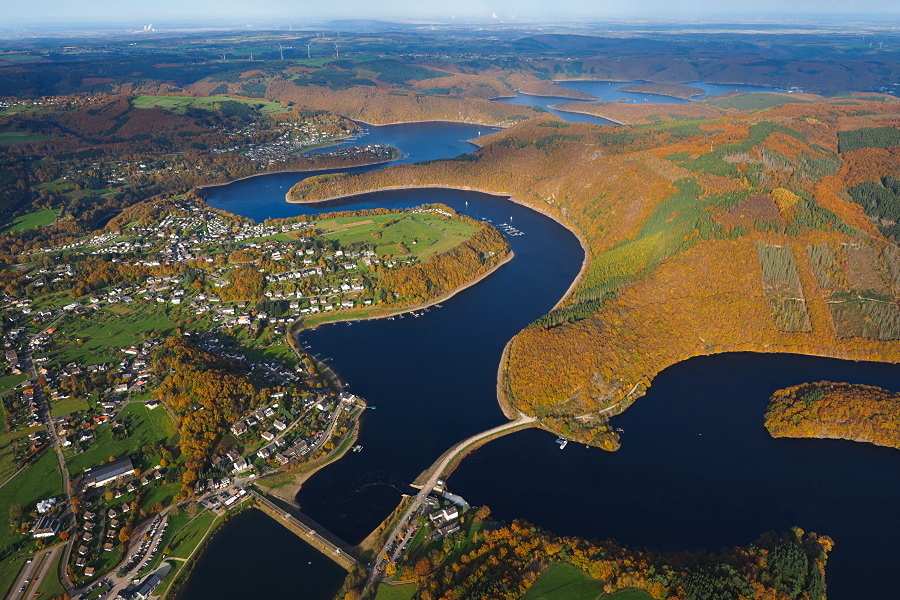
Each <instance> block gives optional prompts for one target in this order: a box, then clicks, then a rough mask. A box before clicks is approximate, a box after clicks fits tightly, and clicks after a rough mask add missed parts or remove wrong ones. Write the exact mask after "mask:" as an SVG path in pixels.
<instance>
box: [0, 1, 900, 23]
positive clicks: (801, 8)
mask: <svg viewBox="0 0 900 600" xmlns="http://www.w3.org/2000/svg"><path fill="white" fill-rule="evenodd" d="M4 13H5V14H4V26H5V28H10V27H35V28H39V27H41V26H60V25H71V26H74V25H85V24H92V25H106V26H121V27H131V28H138V29H140V28H141V27H143V26H144V25H147V24H150V23H152V24H154V26H160V27H177V26H186V25H192V26H203V25H204V24H208V25H209V26H214V25H217V26H222V25H224V24H226V23H233V24H234V25H243V24H253V23H259V22H260V21H261V20H272V21H273V22H281V23H284V24H285V26H287V25H288V24H291V23H293V24H295V25H300V24H302V23H303V22H311V21H323V20H346V19H360V20H362V19H365V20H369V19H378V20H392V19H393V20H398V19H400V20H435V21H441V22H453V21H455V20H457V19H458V20H460V21H462V20H481V21H515V20H522V21H535V20H543V21H548V22H559V21H568V20H581V19H584V20H606V19H646V20H653V21H660V20H667V19H669V20H717V21H723V20H736V21H742V20H756V21H767V22H771V21H778V20H795V19H799V18H803V19H807V20H813V21H815V20H819V21H823V20H824V21H834V20H836V19H838V18H841V17H845V18H846V17H851V18H854V19H859V18H866V17H868V18H875V17H877V16H886V17H898V16H900V3H898V2H896V1H895V0H859V1H857V2H852V3H851V2H847V1H846V0H795V1H794V2H792V3H790V5H786V3H784V2H783V1H782V0H757V2H753V3H746V2H742V3H730V2H721V1H718V0H685V1H684V2H681V3H678V4H674V3H672V2H667V1H665V0H629V1H628V2H624V1H610V0H606V1H601V2H591V1H587V0H559V1H557V2H553V3H547V2H538V1H536V0H524V1H522V0H518V1H516V0H456V1H455V2H451V3H446V4H441V5H439V6H435V5H434V4H429V5H423V3H421V2H419V1H416V0H383V1H382V2H379V3H372V2H364V1H362V0H338V1H337V2H331V3H317V4H314V5H308V4H303V5H298V4H297V3H296V2H291V1H290V0H257V1H256V2H253V3H252V8H250V9H248V3H247V2H238V1H237V0H195V1H192V2H190V3H189V4H187V5H186V4H185V3H183V2H181V1H180V0H157V1H156V2H153V3H146V2H141V3H137V2H128V1H126V2H121V1H118V2H116V1H113V0H95V1H91V2H79V3H74V2H71V0H45V1H44V2H40V3H18V4H15V5H12V6H8V7H7V8H6V9H5V10H4ZM867 20H868V19H867ZM898 21H900V19H896V18H893V19H892V20H891V22H886V23H883V25H884V26H885V27H896V26H897V25H898V24H900V22H898ZM0 27H2V26H0Z"/></svg>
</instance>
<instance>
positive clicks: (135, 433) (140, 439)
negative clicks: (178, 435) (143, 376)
mask: <svg viewBox="0 0 900 600" xmlns="http://www.w3.org/2000/svg"><path fill="white" fill-rule="evenodd" d="M119 419H124V420H125V421H126V423H127V426H128V430H129V432H130V433H129V435H128V436H127V437H126V438H125V439H123V440H121V441H115V440H114V439H113V435H112V427H111V426H109V425H104V426H102V427H98V428H97V430H96V435H97V439H96V440H95V441H94V442H93V443H92V444H91V446H90V448H88V449H87V450H85V451H84V452H82V453H81V454H76V455H74V456H69V457H67V459H66V462H67V463H68V467H69V474H70V475H72V476H73V477H74V476H76V475H77V474H78V473H80V472H81V471H83V470H85V469H89V468H91V467H96V466H97V465H100V464H103V463H105V462H108V461H109V457H111V456H115V457H116V458H121V457H123V456H128V455H129V454H132V453H134V452H135V451H136V450H138V449H139V448H141V447H142V446H145V445H147V444H153V443H158V442H163V443H165V442H166V440H168V438H169V437H171V436H172V435H173V434H174V433H175V427H174V425H173V423H172V420H171V418H170V417H169V414H168V413H167V412H166V411H165V409H163V408H162V407H159V408H156V409H154V410H149V409H148V408H147V407H146V406H145V405H144V404H141V403H133V404H129V405H128V406H126V407H125V408H123V409H122V412H121V413H119Z"/></svg>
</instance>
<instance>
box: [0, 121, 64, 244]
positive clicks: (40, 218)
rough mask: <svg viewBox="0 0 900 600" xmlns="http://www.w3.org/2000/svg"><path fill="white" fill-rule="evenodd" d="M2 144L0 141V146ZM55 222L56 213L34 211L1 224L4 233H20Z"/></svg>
mask: <svg viewBox="0 0 900 600" xmlns="http://www.w3.org/2000/svg"><path fill="white" fill-rule="evenodd" d="M2 135H3V134H0V139H2ZM2 144H3V142H2V141H0V145H2ZM55 220H56V211H55V210H50V209H45V210H36V211H34V212H30V213H28V214H25V215H22V216H21V217H13V218H12V219H7V220H5V221H4V222H3V225H2V230H0V231H3V232H4V233H5V232H7V231H22V230H24V229H36V228H38V227H43V226H44V225H49V224H50V223H52V222H53V221H55Z"/></svg>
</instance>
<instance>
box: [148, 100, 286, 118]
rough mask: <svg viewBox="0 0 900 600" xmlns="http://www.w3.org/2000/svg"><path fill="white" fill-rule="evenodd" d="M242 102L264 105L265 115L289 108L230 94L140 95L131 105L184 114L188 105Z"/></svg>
mask: <svg viewBox="0 0 900 600" xmlns="http://www.w3.org/2000/svg"><path fill="white" fill-rule="evenodd" d="M229 100H230V101H232V102H241V103H243V104H250V105H251V106H258V105H262V109H261V110H260V112H261V113H262V114H264V115H274V114H277V113H283V112H287V108H285V107H284V106H282V105H281V104H280V103H278V102H268V101H266V100H247V99H245V98H229V97H228V96H203V97H200V98H189V97H186V96H138V97H136V98H135V99H133V100H132V101H131V105H132V106H134V107H135V108H153V107H154V106H158V107H159V108H164V109H166V110H170V111H172V112H174V113H177V114H180V115H183V114H184V113H185V110H186V109H187V108H188V107H191V106H193V107H196V108H205V109H209V108H213V107H214V105H215V104H216V103H218V102H225V101H229Z"/></svg>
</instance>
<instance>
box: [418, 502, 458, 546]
mask: <svg viewBox="0 0 900 600" xmlns="http://www.w3.org/2000/svg"><path fill="white" fill-rule="evenodd" d="M425 506H426V512H425V516H426V517H428V520H429V521H431V525H432V526H433V527H434V533H432V534H431V536H432V537H433V538H434V539H435V540H442V539H444V538H445V537H447V536H448V535H450V534H451V533H456V532H457V531H459V528H460V524H459V507H458V506H456V505H455V504H448V505H446V506H441V503H440V501H439V500H438V499H437V498H436V497H434V496H428V497H427V498H426V499H425Z"/></svg>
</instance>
